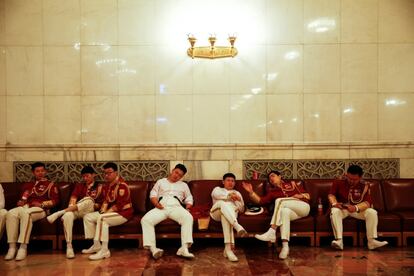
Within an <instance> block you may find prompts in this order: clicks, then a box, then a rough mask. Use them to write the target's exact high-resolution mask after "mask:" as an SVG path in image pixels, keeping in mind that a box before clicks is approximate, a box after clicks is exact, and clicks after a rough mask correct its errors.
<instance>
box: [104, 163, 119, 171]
mask: <svg viewBox="0 0 414 276" xmlns="http://www.w3.org/2000/svg"><path fill="white" fill-rule="evenodd" d="M103 168H104V170H106V169H113V170H114V172H117V171H118V166H117V165H116V164H115V163H114V162H108V163H106V164H105V165H103Z"/></svg>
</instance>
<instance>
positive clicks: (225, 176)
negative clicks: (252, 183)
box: [223, 173, 236, 180]
mask: <svg viewBox="0 0 414 276" xmlns="http://www.w3.org/2000/svg"><path fill="white" fill-rule="evenodd" d="M227 177H231V178H233V179H234V180H236V176H235V175H234V174H232V173H225V174H224V175H223V180H224V179H226V178H227Z"/></svg>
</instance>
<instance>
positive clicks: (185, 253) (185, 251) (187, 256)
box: [177, 247, 194, 259]
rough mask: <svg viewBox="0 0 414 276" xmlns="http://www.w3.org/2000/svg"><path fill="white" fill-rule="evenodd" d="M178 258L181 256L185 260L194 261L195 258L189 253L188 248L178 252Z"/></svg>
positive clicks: (180, 249)
mask: <svg viewBox="0 0 414 276" xmlns="http://www.w3.org/2000/svg"><path fill="white" fill-rule="evenodd" d="M177 256H181V257H184V258H187V259H193V258H194V254H192V253H190V252H189V251H188V248H187V247H180V248H179V249H178V250H177Z"/></svg>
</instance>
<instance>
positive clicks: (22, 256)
mask: <svg viewBox="0 0 414 276" xmlns="http://www.w3.org/2000/svg"><path fill="white" fill-rule="evenodd" d="M26 256H27V249H23V248H19V250H18V251H17V255H16V259H15V260H16V261H22V260H24V259H26Z"/></svg>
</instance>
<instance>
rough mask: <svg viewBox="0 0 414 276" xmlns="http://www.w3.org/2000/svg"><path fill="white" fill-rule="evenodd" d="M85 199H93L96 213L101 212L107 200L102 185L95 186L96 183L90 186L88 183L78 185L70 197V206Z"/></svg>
mask: <svg viewBox="0 0 414 276" xmlns="http://www.w3.org/2000/svg"><path fill="white" fill-rule="evenodd" d="M84 197H90V198H92V199H93V200H94V202H95V204H94V209H95V211H96V210H99V208H101V205H102V203H103V201H104V199H105V193H104V189H103V187H102V184H98V185H95V183H92V184H90V185H87V184H86V183H78V184H77V185H76V186H75V189H74V190H73V192H72V195H71V196H70V200H69V206H72V205H75V204H76V202H78V201H79V200H81V199H82V198H84Z"/></svg>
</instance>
